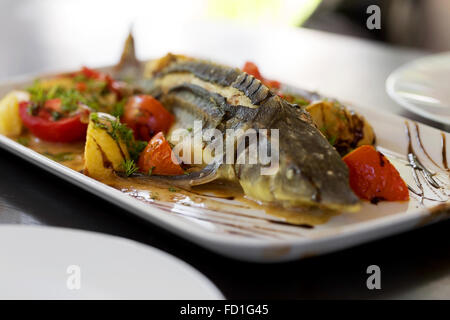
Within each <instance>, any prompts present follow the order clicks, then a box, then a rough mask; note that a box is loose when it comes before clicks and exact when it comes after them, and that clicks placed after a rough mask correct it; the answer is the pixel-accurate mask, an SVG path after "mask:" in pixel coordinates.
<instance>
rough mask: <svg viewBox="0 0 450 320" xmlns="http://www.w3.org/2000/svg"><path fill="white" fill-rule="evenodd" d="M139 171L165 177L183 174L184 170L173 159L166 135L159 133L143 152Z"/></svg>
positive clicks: (139, 162)
mask: <svg viewBox="0 0 450 320" xmlns="http://www.w3.org/2000/svg"><path fill="white" fill-rule="evenodd" d="M138 165H139V170H140V171H142V172H144V173H148V172H151V173H152V174H157V175H164V176H174V175H181V174H183V172H184V171H183V169H182V168H181V166H180V164H179V163H178V162H177V161H175V162H174V161H173V159H172V148H171V147H170V144H169V142H167V140H166V138H165V137H164V134H163V133H162V132H158V133H157V134H156V135H155V136H154V137H153V138H152V139H151V140H150V142H149V143H148V145H147V147H145V149H144V151H142V153H141V155H140V157H139V161H138Z"/></svg>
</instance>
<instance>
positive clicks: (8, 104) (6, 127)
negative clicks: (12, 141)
mask: <svg viewBox="0 0 450 320" xmlns="http://www.w3.org/2000/svg"><path fill="white" fill-rule="evenodd" d="M29 99H30V96H29V94H28V93H27V92H25V91H12V92H10V93H8V94H7V95H6V96H5V97H4V98H3V99H2V100H1V101H0V134H3V135H5V136H9V137H13V136H18V135H19V134H20V133H21V132H22V120H21V119H20V116H19V103H20V102H22V101H28V100H29Z"/></svg>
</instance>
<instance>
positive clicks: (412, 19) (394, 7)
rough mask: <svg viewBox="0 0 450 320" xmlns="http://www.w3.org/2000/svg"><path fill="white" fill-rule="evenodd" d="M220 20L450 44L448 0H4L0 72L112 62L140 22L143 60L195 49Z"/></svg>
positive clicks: (0, 4)
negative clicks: (377, 11) (377, 19)
mask: <svg viewBox="0 0 450 320" xmlns="http://www.w3.org/2000/svg"><path fill="white" fill-rule="evenodd" d="M371 4H376V5H378V6H379V7H380V8H381V13H382V14H381V19H382V28H381V29H380V30H368V29H367V28H366V23H365V22H366V19H367V16H368V15H367V14H366V8H367V7H368V6H369V5H371ZM212 22H213V23H214V24H215V25H217V24H224V23H231V24H233V25H235V26H236V25H237V26H247V27H253V28H264V29H267V28H283V27H294V28H300V27H302V28H309V29H317V30H323V31H328V32H333V33H340V34H345V35H350V36H354V37H361V38H368V39H373V40H377V41H381V42H385V43H388V44H392V45H402V46H409V47H414V48H420V49H425V50H430V51H443V50H449V49H450V1H447V0H247V1H242V0H190V1H185V0H184V1H183V0H180V1H177V0H164V1H143V0H127V1H124V0H19V1H18V0H1V1H0V41H1V42H0V43H1V47H0V48H1V52H0V78H5V77H7V76H9V75H13V74H20V73H27V72H33V71H41V70H46V69H50V68H51V69H58V68H60V67H65V68H67V67H75V66H78V65H79V64H80V63H85V64H90V65H96V64H108V63H112V62H114V61H116V59H117V57H118V55H119V51H120V45H121V43H122V41H123V39H124V38H125V36H126V33H127V32H128V31H129V29H130V28H131V27H132V26H133V28H134V30H135V32H136V33H137V35H138V41H139V43H140V44H142V46H141V47H140V48H139V55H140V56H141V57H142V58H148V57H150V56H156V55H160V54H162V53H164V52H166V51H168V50H171V51H176V50H179V49H180V50H186V49H187V50H188V51H191V52H193V51H195V47H194V45H195V43H196V42H205V39H198V38H197V37H196V34H195V33H198V37H201V36H202V34H201V33H199V32H198V30H197V29H195V27H192V26H193V25H200V26H201V25H204V24H205V23H212ZM199 28H200V29H202V27H199ZM237 28H239V27H237ZM218 36H220V35H218ZM187 41H189V42H190V43H191V45H190V46H186V45H185V43H186V42H187ZM268 41H269V38H268ZM270 41H271V42H272V43H276V39H271V40H270ZM192 43H193V44H194V45H192ZM221 43H222V45H223V46H224V47H228V48H223V50H230V48H229V47H230V46H233V45H236V43H235V42H234V41H233V39H227V38H224V39H222V42H221ZM283 45H287V46H289V45H290V44H289V43H285V44H283ZM231 51H233V50H231ZM205 53H207V52H205ZM229 53H232V52H229ZM241 54H242V52H241ZM219 58H220V57H219ZM222 58H224V60H227V59H226V57H222Z"/></svg>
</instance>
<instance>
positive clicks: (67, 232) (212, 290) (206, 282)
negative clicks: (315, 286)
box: [0, 224, 225, 300]
mask: <svg viewBox="0 0 450 320" xmlns="http://www.w3.org/2000/svg"><path fill="white" fill-rule="evenodd" d="M17 230H20V231H23V230H27V232H31V233H36V232H37V233H41V232H50V233H52V235H55V234H57V233H61V234H64V237H67V236H75V237H86V236H88V237H89V238H96V239H98V238H102V239H104V240H114V241H119V242H120V243H121V244H125V245H127V246H132V247H134V248H139V249H142V250H145V251H148V252H151V253H152V254H154V255H155V256H157V257H162V258H163V259H165V260H166V261H169V262H170V263H173V264H174V265H177V266H178V267H180V268H182V269H184V270H185V271H186V272H188V273H189V274H190V275H191V276H193V277H194V278H195V279H196V281H198V282H199V283H202V285H203V286H205V288H206V289H207V291H208V292H209V294H211V295H212V297H211V298H212V299H216V300H223V299H225V297H224V295H223V294H222V292H221V291H220V290H219V288H217V286H216V285H215V284H214V283H213V282H212V281H211V280H210V279H209V278H208V277H207V276H205V275H204V274H203V273H201V272H200V271H199V270H197V269H196V268H194V267H193V266H192V265H190V264H189V263H187V262H185V261H184V260H182V259H180V258H178V257H176V256H174V255H172V254H170V253H168V252H165V251H163V250H161V249H158V248H155V247H153V246H150V245H147V244H145V243H141V242H138V241H135V240H132V239H128V238H124V237H120V236H117V235H112V234H106V233H101V232H96V231H90V230H82V229H72V228H66V227H55V226H43V225H18V224H3V225H0V232H1V233H4V232H5V231H14V232H16V231H17ZM1 246H2V244H0V247H1Z"/></svg>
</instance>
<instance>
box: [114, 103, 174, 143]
mask: <svg viewBox="0 0 450 320" xmlns="http://www.w3.org/2000/svg"><path fill="white" fill-rule="evenodd" d="M122 121H123V122H125V123H126V124H127V125H128V127H130V128H131V129H133V132H134V137H135V138H136V139H139V140H145V141H148V140H150V139H151V137H152V136H153V135H154V134H155V133H157V132H160V131H162V132H164V133H167V131H168V130H169V128H170V126H171V125H172V123H173V121H174V117H173V115H172V114H171V113H170V112H169V111H167V110H166V109H165V108H164V107H163V105H162V104H161V103H160V102H159V101H158V100H156V99H155V98H153V97H152V96H149V95H137V96H133V97H131V98H130V99H128V102H127V104H126V105H125V108H124V114H123V117H122Z"/></svg>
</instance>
